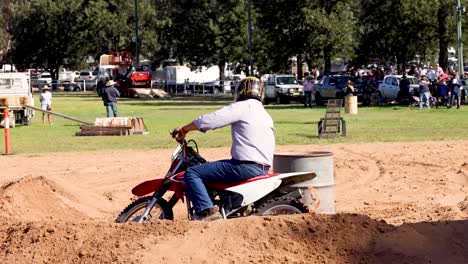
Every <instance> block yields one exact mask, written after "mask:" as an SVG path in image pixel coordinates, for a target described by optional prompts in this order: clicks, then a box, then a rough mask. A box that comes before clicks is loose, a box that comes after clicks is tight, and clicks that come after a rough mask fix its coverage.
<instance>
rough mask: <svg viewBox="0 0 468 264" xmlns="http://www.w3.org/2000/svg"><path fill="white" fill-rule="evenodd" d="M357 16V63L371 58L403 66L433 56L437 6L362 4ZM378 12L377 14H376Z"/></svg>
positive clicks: (403, 1) (379, 0)
mask: <svg viewBox="0 0 468 264" xmlns="http://www.w3.org/2000/svg"><path fill="white" fill-rule="evenodd" d="M360 5H361V7H362V9H361V12H360V14H359V19H358V21H359V31H360V33H361V35H360V36H361V39H360V45H359V47H358V50H357V51H356V53H357V54H358V55H359V56H360V61H366V60H368V59H369V58H370V57H376V58H380V59H382V60H384V61H395V59H393V58H396V63H397V64H398V65H401V66H402V68H401V71H404V70H405V67H406V64H407V63H408V62H409V61H410V60H413V58H415V56H416V55H420V56H422V57H423V58H424V57H426V56H427V55H428V54H429V55H430V54H434V55H435V52H436V49H435V47H436V41H437V36H436V34H435V32H436V31H435V29H436V26H435V25H437V21H436V18H437V15H436V14H437V8H438V4H437V3H434V2H428V1H423V0H399V1H385V0H362V1H361V2H360ZM376 10H378V11H376Z"/></svg>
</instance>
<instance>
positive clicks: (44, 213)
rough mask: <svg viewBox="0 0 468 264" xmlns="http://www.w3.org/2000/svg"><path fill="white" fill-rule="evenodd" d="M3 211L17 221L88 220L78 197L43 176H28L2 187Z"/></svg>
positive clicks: (1, 208) (0, 200)
mask: <svg viewBox="0 0 468 264" xmlns="http://www.w3.org/2000/svg"><path fill="white" fill-rule="evenodd" d="M0 197H1V199H0V210H1V211H2V214H3V215H4V216H8V217H10V218H13V219H17V220H27V221H31V220H44V218H47V219H50V220H65V219H77V220H80V219H81V220H83V219H85V217H84V215H83V213H80V212H79V211H78V210H77V208H79V206H78V207H77V206H76V205H77V204H79V200H78V199H77V198H76V197H75V196H74V195H73V194H71V193H69V192H67V191H65V190H64V189H63V188H61V187H60V186H59V185H58V184H56V183H55V182H53V181H52V180H50V179H46V178H44V177H43V176H39V177H32V176H27V177H24V178H21V179H19V180H16V181H11V182H9V183H6V184H4V185H3V186H2V187H1V188H0Z"/></svg>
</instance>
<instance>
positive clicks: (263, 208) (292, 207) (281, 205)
mask: <svg viewBox="0 0 468 264" xmlns="http://www.w3.org/2000/svg"><path fill="white" fill-rule="evenodd" d="M307 212H309V210H308V209H307V207H306V206H305V205H304V204H303V203H301V202H300V201H299V200H298V199H295V198H291V197H282V198H275V199H271V200H268V201H266V202H265V203H264V204H262V205H260V206H259V208H258V212H257V215H261V216H262V215H290V214H302V213H307Z"/></svg>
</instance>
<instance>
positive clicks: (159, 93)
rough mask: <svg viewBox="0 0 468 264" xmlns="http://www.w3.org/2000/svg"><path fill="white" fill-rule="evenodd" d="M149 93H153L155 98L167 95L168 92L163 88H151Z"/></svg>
mask: <svg viewBox="0 0 468 264" xmlns="http://www.w3.org/2000/svg"><path fill="white" fill-rule="evenodd" d="M150 94H151V95H153V96H154V97H156V98H163V97H169V94H168V93H166V92H165V91H164V90H161V89H151V92H150Z"/></svg>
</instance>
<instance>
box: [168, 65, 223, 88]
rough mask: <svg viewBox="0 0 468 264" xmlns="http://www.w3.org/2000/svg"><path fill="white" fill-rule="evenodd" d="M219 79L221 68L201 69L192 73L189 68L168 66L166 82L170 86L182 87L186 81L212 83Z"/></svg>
mask: <svg viewBox="0 0 468 264" xmlns="http://www.w3.org/2000/svg"><path fill="white" fill-rule="evenodd" d="M218 78H219V67H218V66H211V67H201V68H200V69H197V70H194V71H192V70H191V69H190V68H189V67H187V66H167V67H166V82H167V84H169V85H181V84H184V83H185V81H186V80H188V82H190V83H205V82H212V81H215V80H217V79H218Z"/></svg>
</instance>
